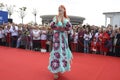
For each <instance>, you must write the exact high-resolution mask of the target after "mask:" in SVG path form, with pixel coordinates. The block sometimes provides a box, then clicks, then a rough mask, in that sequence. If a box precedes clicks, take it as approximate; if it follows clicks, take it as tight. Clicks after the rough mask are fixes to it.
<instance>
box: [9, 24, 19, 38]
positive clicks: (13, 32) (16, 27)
mask: <svg viewBox="0 0 120 80" xmlns="http://www.w3.org/2000/svg"><path fill="white" fill-rule="evenodd" d="M10 32H11V36H18V26H15V29H13V26H11V28H10Z"/></svg>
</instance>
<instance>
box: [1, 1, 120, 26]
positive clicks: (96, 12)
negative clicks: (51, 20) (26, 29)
mask: <svg viewBox="0 0 120 80" xmlns="http://www.w3.org/2000/svg"><path fill="white" fill-rule="evenodd" d="M1 2H2V3H4V4H7V5H16V7H15V8H14V10H15V12H14V13H13V15H12V16H11V18H13V21H14V22H15V23H21V22H22V21H21V18H20V17H19V16H18V13H17V12H16V11H17V10H18V9H19V8H20V7H23V6H25V7H27V11H26V16H25V18H24V23H28V22H31V21H33V22H34V15H33V14H32V11H33V8H35V9H37V12H38V13H37V23H38V24H41V18H40V16H41V15H57V14H58V7H59V5H61V4H63V5H64V6H65V7H66V10H67V15H73V16H80V17H84V18H85V21H84V23H83V24H90V25H97V26H101V25H105V16H104V15H103V12H120V4H119V3H120V0H0V3H1ZM4 10H5V9H4Z"/></svg>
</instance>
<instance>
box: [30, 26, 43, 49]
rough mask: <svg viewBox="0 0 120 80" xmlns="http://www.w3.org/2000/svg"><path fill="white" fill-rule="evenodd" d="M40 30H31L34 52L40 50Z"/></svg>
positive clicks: (35, 28)
mask: <svg viewBox="0 0 120 80" xmlns="http://www.w3.org/2000/svg"><path fill="white" fill-rule="evenodd" d="M40 34H41V32H40V30H39V27H38V26H34V29H33V30H32V36H33V37H32V38H33V39H32V40H33V49H34V50H40Z"/></svg>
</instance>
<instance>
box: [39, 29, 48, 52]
mask: <svg viewBox="0 0 120 80" xmlns="http://www.w3.org/2000/svg"><path fill="white" fill-rule="evenodd" d="M40 39H41V52H46V42H47V30H46V28H45V27H42V30H41V36H40Z"/></svg>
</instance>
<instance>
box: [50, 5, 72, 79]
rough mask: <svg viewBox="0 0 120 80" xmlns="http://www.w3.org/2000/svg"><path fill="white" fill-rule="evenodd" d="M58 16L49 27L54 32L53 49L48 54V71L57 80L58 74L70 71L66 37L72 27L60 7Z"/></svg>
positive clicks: (63, 9) (64, 9)
mask: <svg viewBox="0 0 120 80" xmlns="http://www.w3.org/2000/svg"><path fill="white" fill-rule="evenodd" d="M58 11H59V14H58V15H57V16H55V17H54V18H53V21H52V22H51V27H52V29H53V30H54V34H53V48H52V51H51V53H50V58H49V66H48V69H49V70H50V71H51V72H52V73H53V74H54V79H58V78H59V73H63V72H66V71H70V61H71V58H72V53H71V51H70V49H69V45H68V35H67V31H69V30H70V29H71V27H72V25H71V23H70V21H69V18H68V16H67V15H66V8H65V7H64V6H63V5H60V6H59V8H58Z"/></svg>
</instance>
